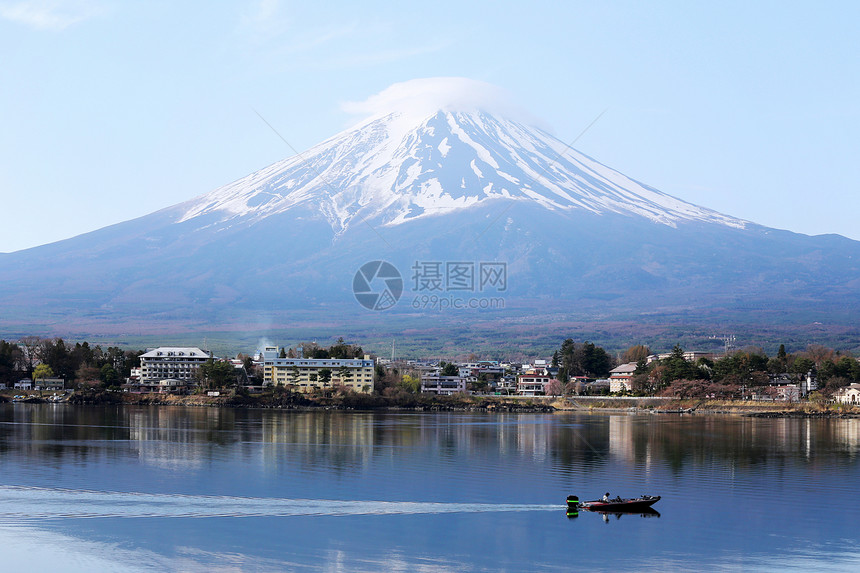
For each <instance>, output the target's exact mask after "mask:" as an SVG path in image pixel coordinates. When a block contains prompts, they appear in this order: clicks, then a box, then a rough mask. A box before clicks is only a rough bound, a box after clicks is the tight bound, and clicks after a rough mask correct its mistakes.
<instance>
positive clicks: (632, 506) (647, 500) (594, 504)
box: [579, 495, 660, 513]
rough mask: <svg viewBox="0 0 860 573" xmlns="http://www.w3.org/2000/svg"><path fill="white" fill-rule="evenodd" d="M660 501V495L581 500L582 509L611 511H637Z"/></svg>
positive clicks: (580, 506)
mask: <svg viewBox="0 0 860 573" xmlns="http://www.w3.org/2000/svg"><path fill="white" fill-rule="evenodd" d="M658 501H660V496H659V495H657V496H653V495H643V496H642V497H636V498H631V499H614V500H612V499H611V500H609V501H603V500H600V499H597V500H594V501H581V502H579V508H580V509H587V510H589V511H609V512H630V513H635V512H638V511H641V510H643V509H649V508H650V507H651V506H652V505H654V504H655V503H657V502H658Z"/></svg>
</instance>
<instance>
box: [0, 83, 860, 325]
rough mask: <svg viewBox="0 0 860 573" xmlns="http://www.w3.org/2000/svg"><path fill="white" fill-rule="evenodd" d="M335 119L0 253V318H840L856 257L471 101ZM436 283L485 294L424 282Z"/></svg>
mask: <svg viewBox="0 0 860 573" xmlns="http://www.w3.org/2000/svg"><path fill="white" fill-rule="evenodd" d="M347 108H348V109H350V111H355V112H360V113H365V114H368V115H369V116H370V117H367V118H366V119H365V120H364V121H361V122H360V123H358V124H357V125H356V126H355V127H353V128H350V129H347V130H345V131H343V132H342V133H339V134H337V135H335V136H334V137H332V138H330V139H328V140H326V141H324V142H322V143H320V144H318V145H316V146H314V147H312V148H310V149H308V150H307V151H305V152H303V153H300V154H298V155H296V156H294V157H291V158H288V159H285V160H283V161H280V162H278V163H275V164H273V165H271V166H269V167H267V168H265V169H262V170H260V171H258V172H256V173H253V174H251V175H249V176H247V177H245V178H242V179H240V180H238V181H235V182H233V183H231V184H229V185H225V186H224V187H221V188H218V189H216V190H214V191H212V192H210V193H206V194H204V195H201V196H199V197H196V198H194V199H191V200H189V201H186V202H184V203H181V204H178V205H175V206H173V207H170V208H167V209H163V210H161V211H158V212H156V213H152V214H150V215H147V216H145V217H141V218H139V219H135V220H131V221H127V222H125V223H121V224H118V225H113V226H111V227H106V228H104V229H101V230H98V231H95V232H92V233H88V234H86V235H81V236H79V237H75V238H72V239H68V240H66V241H61V242H58V243H53V244H50V245H45V246H42V247H38V248H35V249H29V250H27V251H20V252H17V253H11V254H8V255H2V256H0V273H2V276H3V277H4V280H3V281H2V283H0V316H2V317H3V318H2V319H0V321H5V323H7V324H21V323H23V322H28V323H29V322H34V323H36V324H47V323H51V322H52V321H59V322H60V323H61V324H62V325H63V326H65V327H72V326H73V325H75V324H79V325H80V324H84V325H93V326H90V327H89V328H93V329H96V330H97V329H100V328H103V326H102V325H103V324H104V323H107V322H113V323H122V324H127V323H128V322H133V323H135V324H146V325H148V326H147V329H156V330H157V329H158V328H160V327H163V328H167V326H166V325H172V326H171V327H176V325H181V326H183V327H187V326H189V325H196V327H200V328H203V327H206V328H215V327H219V326H223V327H227V326H229V325H235V324H238V323H246V322H247V321H248V320H250V319H249V317H254V319H253V320H254V321H256V322H257V323H265V324H284V323H285V322H288V321H289V320H290V319H291V318H290V317H292V316H295V313H297V312H303V313H305V315H306V316H311V317H313V320H320V321H335V322H337V321H341V320H343V319H344V317H345V316H348V315H357V314H358V313H363V314H360V316H363V317H365V318H368V317H369V316H374V317H376V318H375V319H374V320H378V319H379V317H380V316H383V313H372V312H370V311H368V310H366V309H367V308H373V309H376V310H381V309H383V308H384V309H385V313H384V316H391V315H392V314H398V313H400V314H404V313H405V314H406V315H408V316H410V317H412V318H414V319H415V320H424V319H425V318H426V319H432V317H433V316H438V314H439V309H438V308H427V307H426V305H425V304H424V303H426V301H427V300H428V299H427V298H421V297H422V296H423V295H428V296H429V295H432V296H434V297H437V298H438V297H440V296H447V297H449V298H453V297H454V296H456V297H458V298H460V297H464V299H465V300H474V299H478V298H481V297H486V296H489V295H494V296H495V297H496V298H502V299H503V302H504V310H503V311H502V310H499V309H498V307H496V311H497V312H494V313H491V316H492V317H496V318H499V317H501V318H504V319H509V318H511V317H515V316H518V317H523V316H528V317H529V319H532V320H535V319H539V317H541V316H547V315H549V314H552V315H553V316H555V317H557V318H561V319H566V318H580V319H582V318H595V317H599V318H601V319H609V318H624V319H638V318H639V317H643V316H644V317H649V320H650V319H653V317H660V316H663V317H669V316H671V317H676V318H677V317H682V318H683V320H685V321H688V320H691V319H696V320H719V321H723V322H724V321H726V320H744V321H746V320H750V319H753V318H754V317H755V316H759V317H761V319H762V320H773V319H774V317H778V320H789V319H796V320H803V321H811V320H813V319H814V320H818V319H825V318H826V319H832V320H849V318H850V319H852V320H853V319H854V318H857V315H858V313H857V310H858V308H860V295H858V290H857V288H856V285H857V284H860V267H858V264H860V263H858V261H860V243H857V242H855V241H851V240H848V239H845V238H843V237H838V236H819V237H808V236H804V235H798V234H794V233H790V232H787V231H778V230H775V229H769V228H766V227H762V226H760V225H756V224H754V223H751V222H747V221H743V220H741V219H737V218H734V217H731V216H728V215H723V214H720V213H717V212H715V211H712V210H710V209H707V208H705V207H700V206H697V205H693V204H690V203H687V202H685V201H683V200H681V199H678V198H675V197H672V196H670V195H667V194H665V193H662V192H661V191H658V190H657V189H654V188H652V187H649V186H647V185H644V184H642V183H639V182H637V181H635V180H634V179H631V178H630V177H627V176H625V175H623V174H621V173H619V172H617V171H615V170H613V169H611V168H609V167H607V166H605V165H602V164H601V163H599V162H597V161H595V160H594V159H591V158H590V157H587V156H586V155H583V154H582V153H580V152H578V151H576V150H574V149H570V148H568V146H567V145H566V144H565V143H564V142H562V141H560V140H558V139H557V138H555V137H553V136H552V135H550V134H549V133H548V132H547V131H546V130H545V129H544V128H542V127H540V126H539V125H537V124H536V122H534V121H532V120H531V118H529V116H528V114H525V113H523V112H521V111H520V110H516V109H515V108H514V107H513V106H510V105H509V104H508V103H507V101H506V100H505V98H504V97H500V96H499V93H498V90H497V89H496V88H493V87H492V86H489V85H488V84H483V83H480V82H472V81H471V80H462V79H456V78H445V79H441V80H416V81H413V82H405V83H403V84H396V85H395V86H392V87H391V88H388V89H387V90H385V91H383V92H381V93H380V94H378V95H377V96H374V97H372V98H370V99H369V100H368V101H367V102H364V103H362V104H351V105H349V106H347ZM380 261H385V262H386V263H387V265H386V264H382V263H380ZM369 263H373V264H369ZM458 265H459V266H458ZM382 268H384V269H386V272H385V273H384V275H383V274H380V273H379V269H382ZM450 268H455V269H456V268H461V270H462V269H472V270H473V271H474V272H476V273H477V272H478V271H477V270H476V269H484V268H486V269H489V270H490V271H492V273H495V274H492V275H488V276H492V277H494V278H495V279H499V277H501V276H502V273H503V274H504V281H503V282H501V281H498V280H497V281H496V282H494V283H493V284H492V285H490V286H492V287H493V288H491V289H486V290H485V289H484V287H485V286H487V285H485V284H484V283H483V282H481V281H480V278H481V277H478V278H476V276H474V275H473V276H472V277H471V279H472V280H471V282H469V281H468V280H466V279H467V278H468V277H465V276H463V275H459V276H458V277H457V279H458V281H459V282H457V281H454V282H451V281H450V280H449V279H450V278H451V277H450V276H443V275H442V274H439V275H438V276H430V275H428V274H427V272H428V271H430V270H435V271H437V272H439V273H442V272H443V270H449V269H450ZM359 269H362V270H361V273H362V274H361V280H360V281H358V282H356V280H357V279H356V278H355V277H356V276H357V272H358V271H359ZM397 275H399V276H397ZM374 281H376V282H374ZM398 281H400V282H398ZM380 283H381V284H383V287H381V289H382V290H381V292H379V293H377V291H376V290H375V289H376V288H377V287H376V286H375V285H378V284H380ZM356 284H358V285H359V287H356ZM462 287H469V288H462ZM356 288H358V290H360V291H361V292H360V293H359V292H358V291H357V290H355V289H356ZM377 294H380V296H381V295H382V294H384V295H385V296H384V297H382V296H381V298H379V299H377V298H374V297H375V296H376V295H377ZM357 295H360V296H357ZM395 295H396V296H395ZM401 295H402V296H401ZM383 299H384V301H385V304H384V305H380V304H378V301H380V300H383ZM367 301H371V302H370V303H369V304H367V305H366V306H365V303H366V302H367ZM476 308H480V307H476ZM369 313H370V314H369ZM792 317H794V318H792ZM159 325H161V326H159ZM141 328H142V327H141Z"/></svg>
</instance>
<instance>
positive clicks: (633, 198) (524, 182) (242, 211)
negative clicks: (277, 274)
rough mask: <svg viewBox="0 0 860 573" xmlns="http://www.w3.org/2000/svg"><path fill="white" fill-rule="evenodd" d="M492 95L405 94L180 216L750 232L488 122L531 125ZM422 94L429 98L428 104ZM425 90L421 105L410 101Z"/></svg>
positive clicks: (436, 89)
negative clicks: (509, 214)
mask: <svg viewBox="0 0 860 573" xmlns="http://www.w3.org/2000/svg"><path fill="white" fill-rule="evenodd" d="M485 86H486V85H485V84H482V83H481V82H473V81H471V80H457V79H452V78H443V79H440V80H436V81H431V80H417V81H415V82H406V83H405V84H396V85H395V86H393V87H392V88H389V90H386V92H383V94H381V95H380V96H379V97H378V98H377V99H378V100H381V101H382V102H384V103H386V104H390V105H392V106H394V107H400V108H401V109H397V110H395V111H391V112H388V113H383V114H376V115H374V116H373V117H371V118H369V119H368V120H366V121H364V122H362V123H361V124H359V125H357V126H356V127H354V128H351V129H348V130H346V131H344V132H342V133H340V134H338V135H336V136H334V137H332V138H331V139H328V140H326V141H324V142H323V143H320V144H319V145H316V146H314V147H312V148H311V149H309V150H307V151H306V152H304V153H301V154H299V155H297V156H294V157H291V158H289V159H286V160H284V161H281V162H279V163H276V164H274V165H272V166H270V167H268V168H266V169H263V170H261V171H258V172H257V173H254V174H251V175H249V176H248V177H245V178H243V179H240V180H238V181H236V182H234V183H231V184H229V185H226V186H224V187H221V188H219V189H216V190H215V191H212V192H210V193H207V194H205V195H202V196H200V197H198V198H196V199H193V200H191V201H189V202H187V203H184V204H182V205H179V206H178V207H177V208H176V211H177V212H178V213H180V216H179V218H178V220H179V221H180V222H183V221H188V220H191V219H194V218H195V217H199V216H201V215H214V216H215V217H217V218H218V219H219V220H221V221H222V222H227V221H232V222H233V223H237V224H243V223H251V222H253V221H257V220H259V219H261V218H264V217H268V216H272V215H276V214H279V213H284V212H287V211H289V210H290V209H293V208H296V207H299V206H302V205H307V206H309V207H310V208H311V209H312V210H314V211H316V212H318V213H319V214H320V215H321V216H323V217H324V218H325V219H326V220H327V221H328V223H329V224H330V225H331V227H332V230H333V231H334V232H335V233H336V234H338V235H339V234H341V233H343V232H345V231H346V230H347V228H348V227H349V226H350V225H351V224H355V222H356V221H362V220H363V221H366V222H371V221H372V222H373V224H375V225H379V226H381V227H390V226H394V225H399V224H403V223H407V222H410V221H415V220H418V219H421V218H426V217H438V216H443V215H446V214H450V213H452V212H454V211H458V210H462V209H469V208H473V207H477V206H487V205H489V204H491V203H493V202H495V203H500V202H503V201H505V202H513V203H514V204H515V205H534V206H539V207H542V208H543V209H546V210H548V211H560V212H565V211H567V212H570V211H576V210H584V211H588V212H592V213H595V214H605V213H617V214H624V215H633V216H639V217H644V218H645V219H648V220H650V221H653V222H656V223H660V224H664V225H670V226H675V225H676V224H677V223H678V222H681V221H700V222H710V223H717V224H721V225H727V226H730V227H735V228H744V226H745V225H746V222H745V221H742V220H739V219H736V218H733V217H728V216H726V215H722V214H720V213H717V212H715V211H711V210H709V209H705V208H703V207H698V206H696V205H693V204H690V203H686V202H684V201H681V200H680V199H677V198H675V197H672V196H670V195H666V194H665V193H662V192H660V191H658V190H656V189H654V188H651V187H648V186H647V185H643V184H641V183H638V182H637V181H635V180H633V179H630V178H629V177H626V176H624V175H622V174H621V173H619V172H617V171H615V170H613V169H610V168H608V167H606V166H605V165H602V164H600V163H598V162H597V161H594V160H593V159H591V158H589V157H587V156H585V155H583V154H581V153H579V152H577V151H575V150H573V149H570V148H569V146H567V145H566V144H564V143H563V142H562V141H560V140H558V139H556V138H555V137H553V136H552V135H550V134H549V133H547V132H546V131H544V130H543V129H541V128H539V127H535V126H532V125H529V124H527V123H525V122H524V121H522V120H519V119H513V118H511V117H508V115H498V114H494V113H492V112H490V111H488V109H493V108H501V109H502V111H501V113H503V114H506V113H510V115H512V116H513V117H514V118H518V117H527V115H526V114H524V113H522V112H519V111H510V110H514V109H515V108H513V107H512V106H510V105H508V106H500V105H499V104H498V103H494V102H493V100H495V101H497V100H498V99H499V98H498V97H496V98H493V91H492V90H491V89H489V88H487V87H485ZM469 88H472V89H473V90H474V92H477V93H482V92H487V94H488V95H487V97H488V98H489V99H490V100H491V102H490V103H488V105H487V106H486V107H481V106H480V105H479V103H478V102H476V101H475V100H474V97H472V98H468V97H466V94H469V93H471V92H470V91H469ZM422 89H423V90H427V91H428V92H429V96H428V95H424V96H423V98H422V97H421V92H420V91H418V90H422ZM415 91H418V93H417V94H415V97H416V98H417V100H418V101H414V100H408V98H406V97H405V96H406V95H407V94H410V93H413V92H415ZM387 92H392V93H393V94H395V95H394V96H389V97H386V95H385V94H386V93H387ZM396 95H399V96H400V97H396ZM404 100H406V101H404ZM379 104H380V102H379V101H377V102H376V105H377V106H378V105H379Z"/></svg>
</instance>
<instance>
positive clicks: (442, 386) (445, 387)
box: [421, 376, 468, 396]
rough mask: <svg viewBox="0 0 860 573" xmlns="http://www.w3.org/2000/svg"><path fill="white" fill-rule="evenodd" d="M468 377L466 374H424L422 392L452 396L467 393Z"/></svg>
mask: <svg viewBox="0 0 860 573" xmlns="http://www.w3.org/2000/svg"><path fill="white" fill-rule="evenodd" d="M467 382H468V379H467V377H464V376H422V377H421V393H422V394H436V395H437V396H450V395H452V394H460V393H464V394H465V393H466V392H467V391H466V384H467Z"/></svg>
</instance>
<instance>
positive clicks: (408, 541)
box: [0, 404, 860, 573]
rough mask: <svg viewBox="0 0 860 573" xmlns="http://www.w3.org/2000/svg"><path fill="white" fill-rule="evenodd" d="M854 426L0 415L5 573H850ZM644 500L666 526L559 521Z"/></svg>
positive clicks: (165, 411) (600, 519)
mask: <svg viewBox="0 0 860 573" xmlns="http://www.w3.org/2000/svg"><path fill="white" fill-rule="evenodd" d="M858 455H860V420H799V419H776V420H773V419H750V418H740V417H730V416H708V415H696V416H680V415H662V416H654V415H627V414H588V413H556V414H546V415H544V414H465V413H355V412H325V411H320V412H281V411H270V410H231V409H215V408H169V407H122V408H118V407H91V408H88V407H74V406H70V405H31V404H3V405H0V547H3V553H2V557H0V570H3V571H25V570H28V571H82V572H83V571H86V572H87V573H92V572H93V571H404V572H405V571H458V572H459V571H567V570H571V569H583V570H607V571H608V570H612V571H625V570H630V571H642V570H646V571H647V570H653V571H665V570H677V571H684V570H689V571H694V570H695V571H699V570H703V569H706V570H728V571H740V570H742V571H785V570H797V571H809V570H828V571H857V570H860V547H858V542H859V541H860V527H858V525H860V504H858V503H857V497H858V496H857V486H858V484H860V480H858V478H860V465H858ZM606 491H609V492H611V494H612V495H613V496H614V495H616V494H619V495H639V494H643V493H645V494H652V495H661V496H663V499H662V500H661V501H660V502H658V503H657V504H656V505H655V506H654V507H655V509H656V510H657V511H659V514H660V515H659V516H650V517H641V516H639V515H623V516H620V517H617V516H607V517H606V518H604V516H602V515H600V514H596V513H588V512H580V514H579V516H578V517H576V518H568V517H567V516H566V514H565V505H564V499H565V497H566V496H567V495H568V494H576V495H579V497H580V498H581V499H594V498H597V497H599V496H601V495H602V494H603V493H604V492H606Z"/></svg>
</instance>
